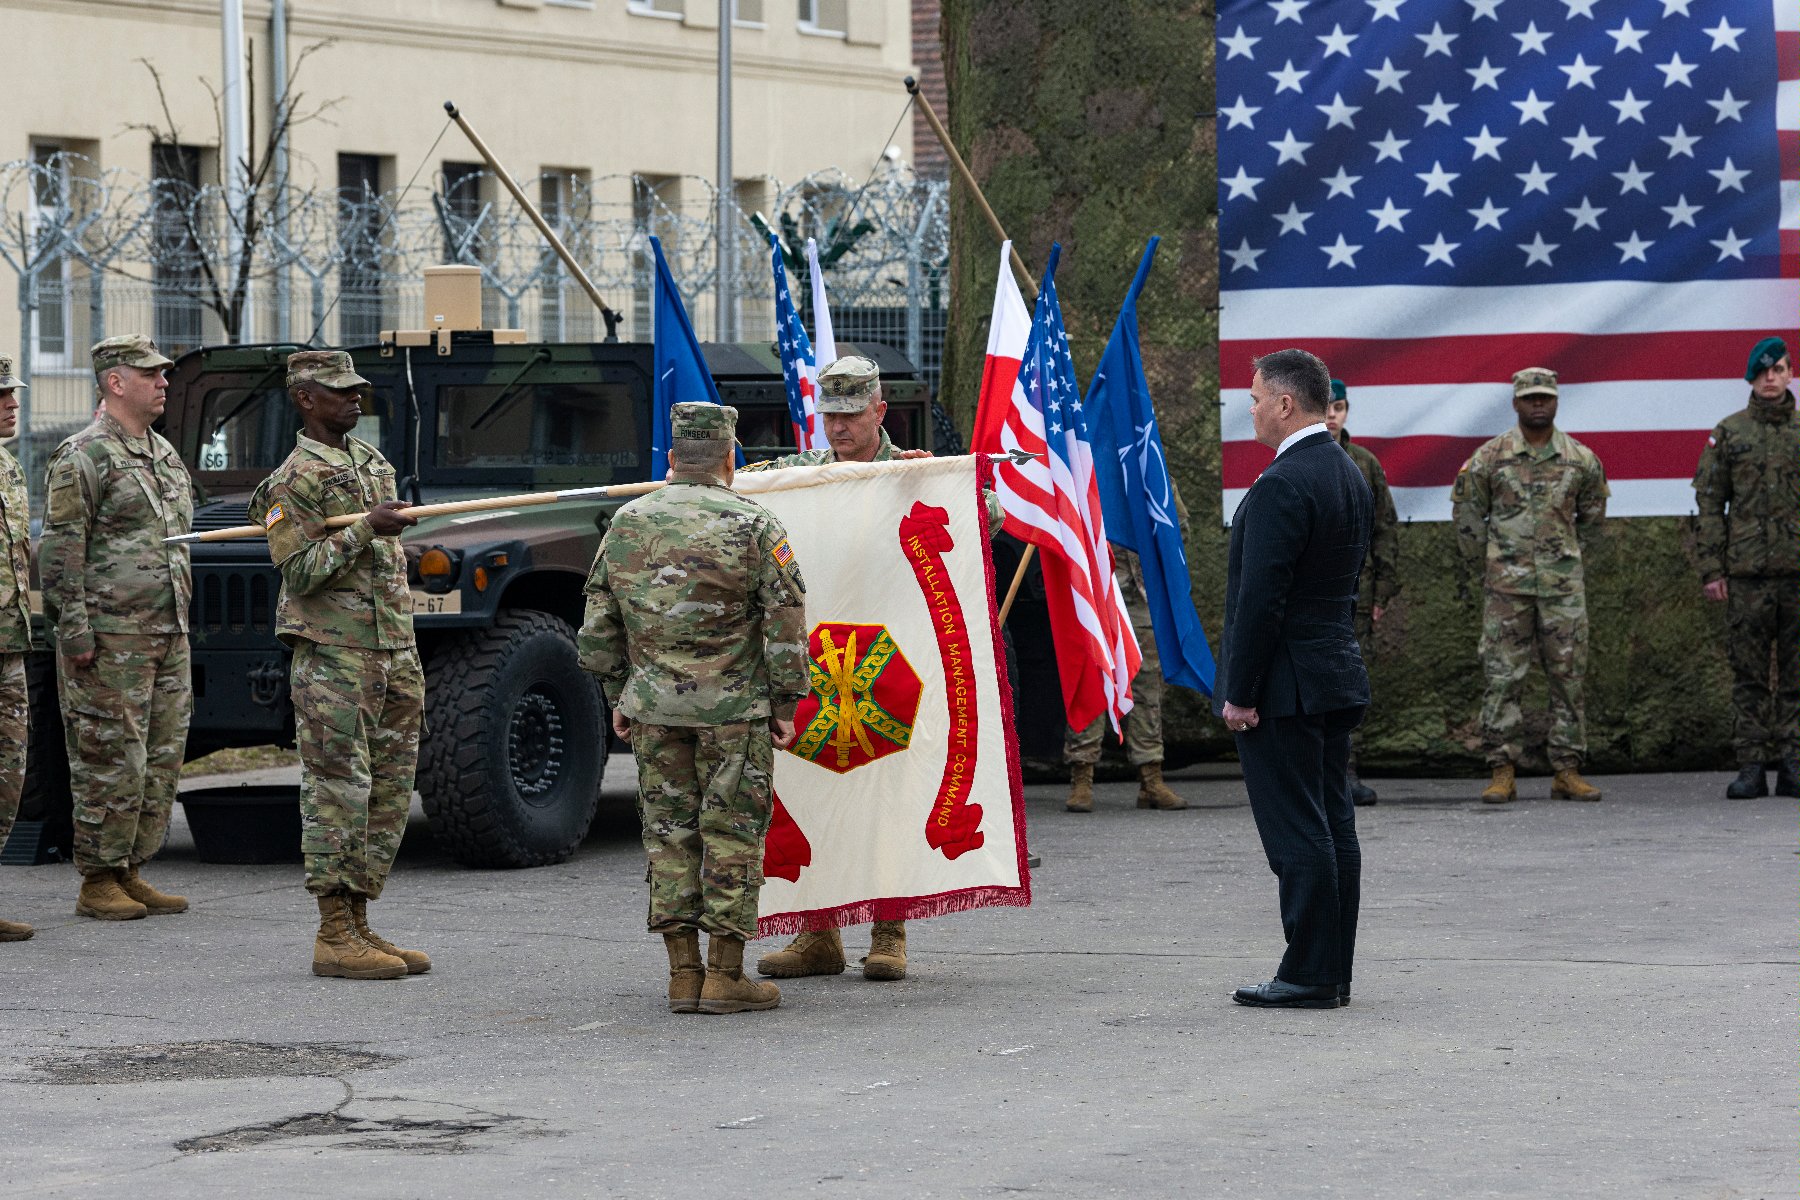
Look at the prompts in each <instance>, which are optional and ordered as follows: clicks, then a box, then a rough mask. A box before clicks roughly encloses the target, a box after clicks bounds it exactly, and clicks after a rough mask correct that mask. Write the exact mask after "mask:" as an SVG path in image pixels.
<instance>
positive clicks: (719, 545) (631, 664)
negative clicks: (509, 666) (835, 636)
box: [577, 403, 810, 1013]
mask: <svg viewBox="0 0 1800 1200" xmlns="http://www.w3.org/2000/svg"><path fill="white" fill-rule="evenodd" d="M736 432H737V410H736V409H733V408H728V407H725V406H723V405H718V404H710V403H704V404H701V403H683V404H677V405H675V406H674V408H673V411H672V412H671V414H670V433H671V442H672V445H671V446H670V449H669V464H670V474H669V481H668V486H666V487H664V488H662V489H661V490H659V491H656V492H652V493H650V494H649V495H647V496H642V497H640V498H638V499H636V500H633V501H632V502H631V503H629V504H627V505H625V506H624V507H623V508H621V509H619V511H618V512H617V513H616V514H615V515H614V516H613V519H612V523H611V524H610V525H609V526H608V527H607V530H606V536H605V537H603V538H602V539H601V541H600V550H599V553H598V554H596V555H595V556H594V568H593V571H592V573H591V574H590V575H589V576H588V581H587V616H586V620H585V621H583V623H582V626H581V634H580V637H579V639H578V642H577V645H578V648H579V650H580V653H581V664H582V666H583V667H585V668H586V669H587V670H589V671H591V672H592V673H593V674H594V675H595V676H596V677H597V678H598V679H599V681H600V685H601V687H602V689H603V690H604V691H605V693H606V702H607V704H608V705H609V706H610V707H611V709H612V726H613V731H614V732H615V733H617V734H618V735H619V736H620V737H621V738H624V739H626V740H628V741H629V742H630V743H631V749H632V754H633V756H634V757H635V758H636V759H637V767H638V811H639V817H640V818H641V820H642V822H643V835H644V849H645V850H646V851H647V852H648V855H649V859H650V869H649V883H650V916H649V925H650V929H651V931H652V932H655V933H660V934H662V935H663V945H664V947H665V949H666V950H667V951H668V956H669V1011H670V1012H678V1013H694V1012H706V1013H735V1012H748V1011H752V1010H759V1009H768V1008H774V1007H775V1006H776V1005H778V1004H780V1003H781V989H780V988H778V987H776V986H775V985H774V984H772V983H758V982H756V981H755V980H751V979H746V978H745V977H744V969H743V968H744V943H745V941H746V940H747V939H749V938H753V937H755V936H756V909H757V897H758V895H759V893H760V892H761V890H762V882H763V872H762V862H763V839H764V837H765V836H766V835H767V833H768V830H769V819H770V817H771V815H772V813H773V811H774V757H775V747H776V746H777V745H782V746H785V745H787V744H788V743H789V742H790V741H792V740H793V736H794V711H795V709H796V708H797V707H798V706H799V703H800V700H801V698H802V697H804V696H805V695H806V694H807V692H808V691H809V689H810V675H809V671H808V668H809V663H808V659H807V649H806V641H807V637H806V583H805V581H804V579H803V578H802V577H801V574H800V564H799V563H798V562H796V561H795V559H794V552H793V550H792V549H791V548H790V547H789V545H788V540H787V531H786V530H785V529H784V528H783V527H782V524H781V522H780V521H779V520H778V519H777V518H776V517H775V515H774V514H773V513H771V512H769V510H768V509H766V508H764V507H763V506H762V505H760V504H758V503H756V501H754V500H752V499H750V498H749V497H747V496H740V495H738V494H737V493H736V492H734V491H732V490H731V481H732V478H733V467H732V460H733V451H734V447H735V441H736V439H735V434H736ZM701 930H705V931H706V933H707V934H708V935H709V940H708V945H707V955H706V967H705V969H704V971H703V970H702V968H701V966H700V931H701Z"/></svg>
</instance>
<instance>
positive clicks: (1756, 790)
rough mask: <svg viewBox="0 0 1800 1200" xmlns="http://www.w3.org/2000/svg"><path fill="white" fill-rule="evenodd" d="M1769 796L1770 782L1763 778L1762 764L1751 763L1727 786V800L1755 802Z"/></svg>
mask: <svg viewBox="0 0 1800 1200" xmlns="http://www.w3.org/2000/svg"><path fill="white" fill-rule="evenodd" d="M1768 794H1769V784H1768V781H1767V780H1765V779H1764V778H1763V766H1762V764H1761V763H1751V764H1750V765H1749V766H1747V767H1743V768H1741V769H1740V770H1739V771H1738V776H1737V778H1736V779H1734V780H1732V781H1731V782H1730V783H1728V784H1726V785H1725V798H1726V799H1727V800H1754V799H1756V798H1757V797H1758V796H1766V795H1768Z"/></svg>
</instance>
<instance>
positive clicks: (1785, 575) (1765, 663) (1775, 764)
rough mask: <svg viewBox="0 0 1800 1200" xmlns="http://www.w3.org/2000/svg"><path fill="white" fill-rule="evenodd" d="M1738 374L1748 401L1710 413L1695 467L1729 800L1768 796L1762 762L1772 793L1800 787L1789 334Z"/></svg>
mask: <svg viewBox="0 0 1800 1200" xmlns="http://www.w3.org/2000/svg"><path fill="white" fill-rule="evenodd" d="M1744 378H1745V380H1746V381H1748V382H1749V384H1750V403H1749V404H1748V405H1746V406H1745V408H1744V409H1743V411H1741V412H1735V413H1732V414H1731V415H1730V416H1729V417H1726V418H1725V419H1724V420H1723V421H1720V422H1719V425H1718V427H1717V428H1716V429H1714V430H1713V431H1712V436H1711V437H1709V438H1707V439H1706V449H1704V450H1702V451H1701V452H1700V466H1699V468H1698V469H1697V470H1696V471H1695V472H1694V499H1695V502H1696V504H1697V505H1698V506H1699V510H1700V521H1699V536H1698V538H1697V539H1696V545H1697V549H1698V551H1699V559H1700V582H1701V585H1702V587H1703V588H1704V589H1705V593H1706V598H1707V599H1708V600H1712V601H1714V602H1723V603H1724V605H1725V623H1726V627H1727V630H1728V632H1727V635H1726V643H1725V646H1726V652H1727V654H1728V655H1729V656H1730V658H1731V680H1732V682H1731V707H1732V715H1733V721H1732V732H1731V740H1732V744H1733V747H1734V748H1735V749H1736V751H1737V760H1738V777H1737V778H1736V779H1734V780H1732V781H1731V783H1730V784H1729V785H1728V786H1727V787H1726V788H1725V795H1726V796H1728V797H1729V798H1731V799H1733V800H1748V799H1751V798H1753V797H1756V796H1766V795H1768V794H1769V793H1768V782H1767V780H1766V779H1765V778H1764V775H1763V772H1764V770H1765V769H1770V768H1772V769H1773V770H1774V771H1775V794H1776V795H1777V796H1800V758H1797V757H1796V753H1795V751H1796V745H1795V733H1796V731H1795V723H1796V718H1797V716H1800V607H1797V606H1800V420H1796V418H1795V414H1794V393H1793V392H1792V391H1791V390H1790V385H1791V384H1792V383H1793V374H1792V364H1791V362H1790V361H1789V359H1788V348H1787V343H1785V342H1783V341H1782V340H1781V339H1780V338H1773V337H1771V338H1764V339H1763V340H1762V341H1760V342H1758V343H1756V348H1755V349H1753V350H1751V352H1750V364H1749V366H1748V367H1747V368H1746V369H1745V371H1744ZM1771 652H1772V653H1773V656H1774V659H1775V672H1774V674H1775V687H1774V688H1773V689H1772V690H1771V689H1770V687H1769V659H1770V656H1771Z"/></svg>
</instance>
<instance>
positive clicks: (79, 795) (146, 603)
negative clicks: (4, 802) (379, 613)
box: [38, 334, 194, 921]
mask: <svg viewBox="0 0 1800 1200" xmlns="http://www.w3.org/2000/svg"><path fill="white" fill-rule="evenodd" d="M91 353H92V355H93V360H94V377H95V379H96V381H97V382H98V384H99V391H100V411H99V413H98V414H97V415H96V416H95V417H94V421H93V423H92V424H91V425H89V426H88V427H87V428H86V429H83V430H82V431H81V432H80V433H77V434H75V435H74V436H73V437H71V438H69V439H68V440H66V441H65V442H63V444H62V445H60V446H58V447H57V448H56V452H55V453H54V454H53V455H51V457H50V470H49V476H50V478H49V492H50V495H49V502H48V508H47V511H46V514H45V519H44V534H43V540H42V542H41V543H40V545H39V547H38V572H39V576H40V578H41V580H42V583H43V591H44V615H45V617H46V618H47V619H48V621H49V624H50V627H51V629H53V630H54V631H55V633H54V636H55V639H56V652H57V653H56V679H57V691H58V695H59V698H60V701H61V705H62V717H63V732H64V735H65V738H66V740H67V742H68V748H69V782H70V787H71V790H72V791H73V793H74V802H75V838H74V857H75V866H76V867H77V868H78V869H79V870H80V871H81V876H82V883H81V894H80V897H79V898H78V899H77V900H76V903H75V911H76V912H77V913H79V914H80V915H82V916H84V917H95V918H97V919H100V920H104V921H128V920H133V919H136V918H138V917H142V916H145V915H146V914H160V913H179V912H185V911H186V910H187V901H186V900H185V899H183V898H182V897H180V896H172V895H169V894H167V893H164V892H160V891H158V890H157V889H155V888H153V887H151V886H150V885H149V884H148V883H146V882H145V881H144V880H143V879H142V878H141V877H140V876H139V873H138V871H139V867H140V866H141V864H143V863H144V862H145V861H147V860H148V859H149V858H150V857H151V856H152V855H154V854H155V853H156V852H157V851H158V850H159V849H161V848H162V844H163V838H164V836H165V835H166V834H167V832H168V828H169V815H170V813H171V811H172V810H173V808H174V804H175V789H176V785H177V783H178V782H179V780H180V777H181V762H182V758H183V751H184V749H185V748H186V745H187V729H188V721H189V719H190V718H191V717H192V716H193V711H194V689H193V680H192V678H191V675H190V668H189V660H188V637H187V634H188V625H187V621H188V600H189V598H190V597H191V596H192V594H193V574H192V571H191V569H190V567H189V565H188V549H187V547H186V546H184V545H168V544H165V542H164V541H163V539H164V538H167V537H172V536H175V535H179V534H184V533H186V532H188V529H189V526H190V525H191V524H192V523H193V514H194V498H193V485H192V483H191V482H190V481H189V479H188V473H187V468H186V467H184V466H182V464H181V457H180V456H179V455H178V454H177V453H176V452H175V447H173V446H171V445H170V444H169V443H168V442H167V441H166V440H164V438H163V437H162V435H161V434H159V433H157V432H156V431H155V430H153V429H151V428H150V425H151V422H153V421H155V420H156V418H157V417H159V416H161V415H162V411H163V402H164V397H165V394H166V392H167V390H168V386H169V385H168V380H167V378H166V377H165V376H164V370H165V369H166V368H167V367H168V366H169V365H170V360H169V359H167V358H164V357H163V356H162V355H161V354H159V353H157V350H156V344H155V343H154V342H152V341H151V340H150V339H149V338H147V337H145V336H143V335H142V334H124V335H121V336H119V337H111V338H107V339H106V340H105V341H103V342H100V343H98V344H96V345H95V346H94V347H93V349H92V351H91Z"/></svg>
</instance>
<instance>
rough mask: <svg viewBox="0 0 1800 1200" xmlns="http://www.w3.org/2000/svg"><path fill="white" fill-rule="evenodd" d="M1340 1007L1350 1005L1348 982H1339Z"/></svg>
mask: <svg viewBox="0 0 1800 1200" xmlns="http://www.w3.org/2000/svg"><path fill="white" fill-rule="evenodd" d="M1338 1007H1339V1008H1349V1007H1350V985H1349V984H1347V983H1340V984H1338Z"/></svg>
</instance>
